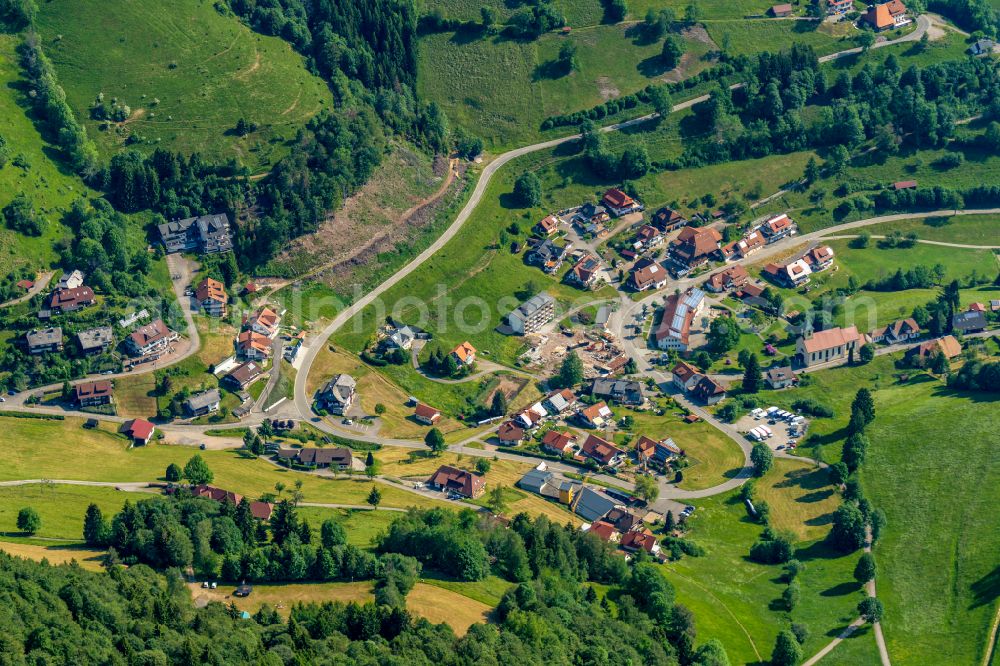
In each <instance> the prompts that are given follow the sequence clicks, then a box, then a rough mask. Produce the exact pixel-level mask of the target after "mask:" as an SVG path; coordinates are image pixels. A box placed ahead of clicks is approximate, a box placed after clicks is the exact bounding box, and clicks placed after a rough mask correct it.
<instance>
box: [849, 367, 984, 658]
mask: <svg viewBox="0 0 1000 666" xmlns="http://www.w3.org/2000/svg"><path fill="white" fill-rule="evenodd" d="M996 407H997V403H996V396H988V395H983V394H978V395H973V394H961V393H955V392H952V391H948V390H946V389H945V388H944V387H943V386H942V385H941V384H940V383H938V382H936V381H932V380H929V379H928V380H927V381H924V382H922V383H920V384H918V385H908V386H887V387H885V388H883V389H882V390H880V391H879V392H878V393H877V394H876V409H877V414H878V416H877V419H876V421H875V423H874V424H873V425H872V428H871V441H872V446H871V450H870V452H869V461H868V462H867V463H866V464H865V467H864V470H863V480H864V485H865V488H866V490H867V493H868V495H869V497H870V498H871V500H872V502H873V503H874V504H875V505H876V506H879V507H882V508H883V509H884V510H885V512H886V514H887V516H888V527H887V529H886V534H885V538H884V539H883V540H882V542H881V543H879V544H878V545H877V547H876V549H875V554H876V557H877V558H878V561H879V566H880V571H881V572H882V573H881V576H880V578H879V597H880V598H881V599H882V601H883V603H884V604H885V606H886V619H885V621H884V622H883V628H884V630H885V635H886V640H887V642H888V647H889V652H890V654H891V655H892V658H893V662H894V663H898V664H903V665H905V664H919V663H922V661H923V659H924V658H925V655H927V654H935V655H938V657H937V659H938V660H939V661H941V662H942V663H943V662H947V663H953V664H971V663H980V662H981V661H982V658H983V654H984V650H985V646H986V639H987V634H988V627H989V625H990V622H991V620H992V618H993V615H994V613H995V612H996V605H997V600H998V597H1000V583H998V575H997V574H998V571H1000V556H998V553H1000V532H998V531H997V529H996V520H995V517H996V512H995V509H996V507H997V504H998V502H1000V468H998V466H997V464H996V432H997V427H998V425H1000V421H998V411H997V409H996ZM931 572H933V574H932V575H928V574H930V573H931Z"/></svg>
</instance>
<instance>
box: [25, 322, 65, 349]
mask: <svg viewBox="0 0 1000 666" xmlns="http://www.w3.org/2000/svg"><path fill="white" fill-rule="evenodd" d="M24 342H25V344H26V345H27V347H28V353H29V354H44V353H47V352H54V351H62V349H63V343H62V328H60V327H59V326H55V327H53V328H40V329H34V330H31V331H28V332H27V333H25V334H24Z"/></svg>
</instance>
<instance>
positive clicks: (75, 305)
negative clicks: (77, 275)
mask: <svg viewBox="0 0 1000 666" xmlns="http://www.w3.org/2000/svg"><path fill="white" fill-rule="evenodd" d="M95 302H96V301H95V300H94V290H93V289H91V288H90V287H73V288H72V289H56V290H55V291H53V292H52V293H51V294H49V299H48V305H47V306H46V310H47V311H48V312H49V313H51V314H61V313H65V312H74V311H76V310H79V309H80V308H85V307H88V306H91V305H93V304H94V303H95ZM46 310H43V311H42V313H45V311H46ZM40 314H41V313H40ZM43 316H44V315H43Z"/></svg>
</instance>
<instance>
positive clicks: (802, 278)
mask: <svg viewBox="0 0 1000 666" xmlns="http://www.w3.org/2000/svg"><path fill="white" fill-rule="evenodd" d="M763 274H764V275H765V276H767V277H768V278H770V279H771V280H773V281H774V282H776V283H777V284H779V285H782V286H784V287H788V288H790V289H793V288H795V287H801V286H802V285H804V284H806V283H807V282H809V276H810V275H812V269H811V268H810V267H809V264H808V263H807V262H806V260H805V259H796V260H795V261H793V262H791V263H790V264H785V265H780V264H768V265H766V266H764V270H763Z"/></svg>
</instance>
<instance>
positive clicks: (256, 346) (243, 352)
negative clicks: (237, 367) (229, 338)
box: [236, 330, 271, 361]
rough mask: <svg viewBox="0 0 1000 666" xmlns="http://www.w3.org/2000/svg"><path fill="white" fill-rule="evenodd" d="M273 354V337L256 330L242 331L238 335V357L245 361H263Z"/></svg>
mask: <svg viewBox="0 0 1000 666" xmlns="http://www.w3.org/2000/svg"><path fill="white" fill-rule="evenodd" d="M270 356H271V339H270V338H269V337H267V336H266V335H261V334H260V333H257V332H256V331H250V330H246V331H240V334H239V335H237V336H236V357H237V358H239V359H241V360H244V361H263V360H264V359H266V358H269V357H270Z"/></svg>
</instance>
